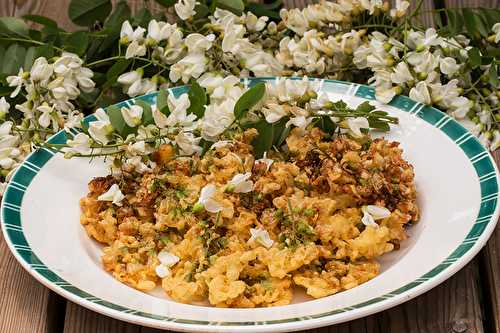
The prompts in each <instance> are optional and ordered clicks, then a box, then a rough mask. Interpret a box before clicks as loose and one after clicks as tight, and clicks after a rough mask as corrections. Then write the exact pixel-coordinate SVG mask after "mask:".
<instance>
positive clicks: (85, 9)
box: [68, 0, 113, 27]
mask: <svg viewBox="0 0 500 333" xmlns="http://www.w3.org/2000/svg"><path fill="white" fill-rule="evenodd" d="M112 8H113V6H112V5H111V1H110V0H71V2H70V4H69V8H68V15H69V18H70V19H71V21H73V22H74V23H75V24H77V25H80V26H85V27H90V26H92V25H93V24H94V23H95V22H97V21H99V22H104V20H105V19H106V17H108V15H109V13H110V12H111V9H112Z"/></svg>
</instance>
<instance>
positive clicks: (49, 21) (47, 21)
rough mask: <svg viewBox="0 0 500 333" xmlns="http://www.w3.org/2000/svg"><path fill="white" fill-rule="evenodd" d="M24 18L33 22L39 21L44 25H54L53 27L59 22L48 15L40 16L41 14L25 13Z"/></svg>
mask: <svg viewBox="0 0 500 333" xmlns="http://www.w3.org/2000/svg"><path fill="white" fill-rule="evenodd" d="M23 19H25V20H27V21H31V22H35V23H38V24H40V25H43V26H44V27H52V28H57V22H56V21H54V20H52V19H49V18H48V17H45V16H40V15H31V14H28V15H24V16H23Z"/></svg>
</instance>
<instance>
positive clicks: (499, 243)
mask: <svg viewBox="0 0 500 333" xmlns="http://www.w3.org/2000/svg"><path fill="white" fill-rule="evenodd" d="M493 156H494V157H495V161H496V164H497V165H498V166H500V150H497V151H496V152H495V153H493ZM481 259H482V260H481V264H482V265H481V268H482V271H483V272H484V276H485V277H484V280H485V281H484V282H485V285H484V293H485V294H486V295H485V297H484V298H485V303H486V305H487V309H486V310H487V311H486V315H487V316H488V319H489V320H488V322H487V323H486V324H487V325H488V328H489V329H490V331H491V332H500V222H499V224H497V227H496V229H495V232H494V233H493V235H492V236H491V238H490V240H489V241H488V243H487V244H486V246H485V247H484V249H483V251H482V253H481Z"/></svg>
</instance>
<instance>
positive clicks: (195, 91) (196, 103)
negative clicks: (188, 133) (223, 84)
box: [187, 80, 207, 118]
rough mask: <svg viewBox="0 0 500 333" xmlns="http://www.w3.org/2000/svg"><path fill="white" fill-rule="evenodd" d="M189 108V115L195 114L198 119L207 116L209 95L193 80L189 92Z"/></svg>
mask: <svg viewBox="0 0 500 333" xmlns="http://www.w3.org/2000/svg"><path fill="white" fill-rule="evenodd" d="M188 97H189V103H190V105H189V108H188V109H187V113H188V114H189V113H194V114H195V115H196V116H197V117H198V118H202V117H203V115H204V114H205V105H206V104H207V94H206V92H205V89H204V88H202V87H201V86H200V85H199V84H198V82H196V80H191V87H190V88H189V91H188Z"/></svg>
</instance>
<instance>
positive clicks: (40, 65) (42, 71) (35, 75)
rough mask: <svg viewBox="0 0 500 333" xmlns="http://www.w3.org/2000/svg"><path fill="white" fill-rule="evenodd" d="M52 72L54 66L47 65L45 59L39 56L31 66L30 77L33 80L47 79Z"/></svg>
mask: <svg viewBox="0 0 500 333" xmlns="http://www.w3.org/2000/svg"><path fill="white" fill-rule="evenodd" d="M53 72H54V67H53V66H52V65H49V63H48V62H47V59H45V58H44V57H40V58H37V59H36V60H35V62H34V63H33V66H32V67H31V70H30V78H31V79H32V80H33V81H47V80H48V79H49V78H50V76H51V75H52V73H53Z"/></svg>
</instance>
